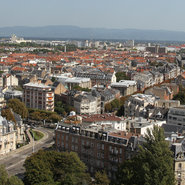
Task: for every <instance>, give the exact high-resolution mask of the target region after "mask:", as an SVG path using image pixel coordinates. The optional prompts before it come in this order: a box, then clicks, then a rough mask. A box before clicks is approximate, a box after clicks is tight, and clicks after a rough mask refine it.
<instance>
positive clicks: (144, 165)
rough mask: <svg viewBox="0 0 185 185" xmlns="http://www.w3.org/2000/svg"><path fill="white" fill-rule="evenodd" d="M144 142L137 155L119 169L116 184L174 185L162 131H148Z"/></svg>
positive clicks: (155, 128) (172, 172) (168, 152)
mask: <svg viewBox="0 0 185 185" xmlns="http://www.w3.org/2000/svg"><path fill="white" fill-rule="evenodd" d="M145 140H146V143H144V144H143V146H140V147H139V152H138V154H136V156H135V157H134V158H133V159H131V160H126V161H125V162H124V163H123V164H122V165H121V167H120V168H119V170H118V173H117V183H116V184H124V185H151V184H152V185H159V184H160V185H167V184H168V185H175V177H174V171H173V157H172V153H171V151H170V149H169V147H168V143H167V142H166V141H165V137H164V131H163V129H162V128H159V127H158V126H154V128H153V130H152V131H151V130H149V129H148V130H147V135H146V137H145Z"/></svg>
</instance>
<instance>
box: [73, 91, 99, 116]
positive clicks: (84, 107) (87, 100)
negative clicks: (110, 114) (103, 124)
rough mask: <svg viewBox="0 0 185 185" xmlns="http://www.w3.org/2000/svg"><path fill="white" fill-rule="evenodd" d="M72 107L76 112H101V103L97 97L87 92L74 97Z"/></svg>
mask: <svg viewBox="0 0 185 185" xmlns="http://www.w3.org/2000/svg"><path fill="white" fill-rule="evenodd" d="M74 108H75V110H76V112H77V114H99V113H101V104H99V103H98V99H97V97H94V96H92V95H90V94H87V93H84V94H83V93H82V94H79V95H78V96H76V97H75V98H74Z"/></svg>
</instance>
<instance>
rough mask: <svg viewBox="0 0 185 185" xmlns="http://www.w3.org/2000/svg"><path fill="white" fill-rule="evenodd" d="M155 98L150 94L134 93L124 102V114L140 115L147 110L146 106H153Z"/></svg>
mask: <svg viewBox="0 0 185 185" xmlns="http://www.w3.org/2000/svg"><path fill="white" fill-rule="evenodd" d="M155 100H156V98H155V97H154V96H152V95H146V94H135V95H132V96H130V97H129V99H128V100H127V101H126V102H125V105H124V106H125V116H136V117H140V116H141V115H143V114H144V113H145V112H146V111H147V110H146V107H147V106H149V105H150V106H153V105H154V103H155Z"/></svg>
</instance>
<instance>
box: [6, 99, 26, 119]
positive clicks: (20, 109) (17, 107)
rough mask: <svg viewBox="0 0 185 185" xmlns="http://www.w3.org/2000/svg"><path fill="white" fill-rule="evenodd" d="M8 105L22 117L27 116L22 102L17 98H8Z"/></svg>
mask: <svg viewBox="0 0 185 185" xmlns="http://www.w3.org/2000/svg"><path fill="white" fill-rule="evenodd" d="M8 107H9V108H12V110H13V111H14V112H15V113H17V114H19V115H20V116H21V117H22V118H27V116H28V110H27V108H26V106H25V104H24V103H23V102H21V101H20V100H19V99H10V100H9V101H8Z"/></svg>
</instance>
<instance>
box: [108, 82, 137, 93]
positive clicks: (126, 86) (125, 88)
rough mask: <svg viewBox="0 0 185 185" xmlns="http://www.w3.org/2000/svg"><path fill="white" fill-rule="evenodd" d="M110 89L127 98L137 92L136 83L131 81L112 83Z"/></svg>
mask: <svg viewBox="0 0 185 185" xmlns="http://www.w3.org/2000/svg"><path fill="white" fill-rule="evenodd" d="M111 88H114V89H117V90H119V91H120V94H121V95H122V96H127V95H131V94H133V93H135V92H136V91H137V83H136V82H135V81H132V80H120V81H119V82H115V83H112V84H111Z"/></svg>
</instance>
